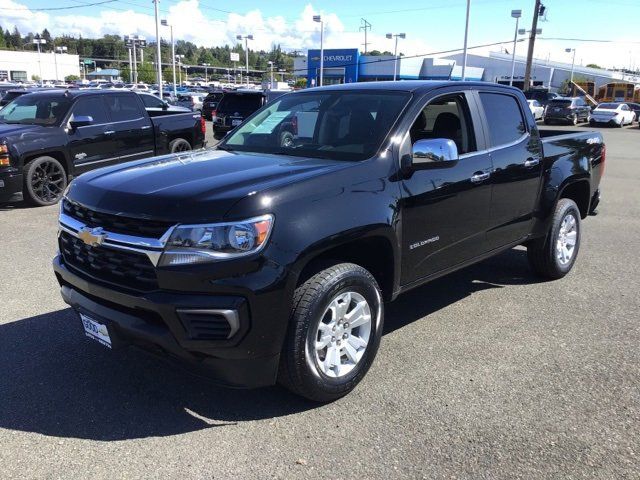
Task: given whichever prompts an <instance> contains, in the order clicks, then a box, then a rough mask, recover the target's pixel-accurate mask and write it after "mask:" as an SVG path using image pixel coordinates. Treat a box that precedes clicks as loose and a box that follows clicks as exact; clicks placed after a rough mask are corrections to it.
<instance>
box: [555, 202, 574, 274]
mask: <svg viewBox="0 0 640 480" xmlns="http://www.w3.org/2000/svg"><path fill="white" fill-rule="evenodd" d="M577 240H578V222H577V221H576V218H575V217H574V216H573V214H571V213H569V214H567V215H566V216H565V217H564V218H563V219H562V224H561V225H560V231H559V232H558V238H557V239H556V258H557V259H558V262H560V265H562V266H565V265H567V264H568V263H569V262H571V259H572V258H573V255H574V253H575V248H576V242H577Z"/></svg>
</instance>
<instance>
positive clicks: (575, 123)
mask: <svg viewBox="0 0 640 480" xmlns="http://www.w3.org/2000/svg"><path fill="white" fill-rule="evenodd" d="M571 125H578V115H576V114H575V113H574V114H573V117H571Z"/></svg>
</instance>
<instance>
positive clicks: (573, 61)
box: [564, 48, 576, 83]
mask: <svg viewBox="0 0 640 480" xmlns="http://www.w3.org/2000/svg"><path fill="white" fill-rule="evenodd" d="M564 51H565V52H567V53H571V52H573V59H572V60H571V83H573V67H575V65H576V49H575V48H565V49H564Z"/></svg>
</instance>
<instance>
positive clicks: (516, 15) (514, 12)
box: [509, 10, 522, 86]
mask: <svg viewBox="0 0 640 480" xmlns="http://www.w3.org/2000/svg"><path fill="white" fill-rule="evenodd" d="M511 16H512V17H513V18H515V19H516V31H515V32H514V34H513V54H512V56H511V80H509V85H510V86H513V74H514V72H515V70H516V42H517V41H518V23H519V22H520V17H521V16H522V10H511Z"/></svg>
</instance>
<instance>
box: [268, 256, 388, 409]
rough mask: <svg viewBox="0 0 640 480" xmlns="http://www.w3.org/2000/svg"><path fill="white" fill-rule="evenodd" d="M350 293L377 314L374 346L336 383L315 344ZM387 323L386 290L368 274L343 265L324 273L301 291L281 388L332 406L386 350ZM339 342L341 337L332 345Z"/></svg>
mask: <svg viewBox="0 0 640 480" xmlns="http://www.w3.org/2000/svg"><path fill="white" fill-rule="evenodd" d="M346 292H351V294H352V295H353V293H354V292H355V293H356V294H358V295H360V296H361V297H363V298H364V299H365V300H366V302H367V304H368V306H369V308H370V312H371V315H370V318H371V321H370V326H371V328H370V330H369V338H368V343H367V345H366V347H364V351H363V352H362V355H361V357H360V359H359V360H358V361H357V362H356V363H355V366H353V367H352V369H351V370H350V371H348V372H347V373H345V374H344V375H341V376H335V377H331V376H328V375H327V374H325V372H323V371H322V369H321V368H320V366H319V364H318V362H319V360H318V355H317V352H316V349H315V346H314V344H315V342H316V340H317V339H318V338H317V334H318V333H317V332H318V331H319V330H318V326H319V325H320V322H322V321H323V320H324V319H326V315H327V309H328V307H329V305H330V304H331V302H332V301H333V300H334V299H336V298H338V297H339V296H340V295H343V294H345V293H346ZM346 308H350V307H349V306H347V307H346ZM383 322H384V310H383V304H382V296H381V294H380V288H379V287H378V284H377V282H376V280H375V278H373V276H372V275H371V274H370V273H369V272H368V271H367V270H366V269H364V268H362V267H360V266H359V265H355V264H352V263H340V264H336V265H333V266H331V267H329V268H326V269H325V270H322V271H321V272H319V273H317V274H316V275H314V276H313V277H311V278H310V279H308V280H307V281H306V282H304V283H303V284H302V285H300V286H299V287H298V288H297V289H296V291H295V294H294V298H293V307H292V309H291V316H290V323H289V329H288V332H287V337H286V339H285V343H284V346H283V350H282V355H281V358H280V369H279V372H278V382H279V383H280V384H281V385H283V386H284V387H286V388H288V389H289V390H291V391H292V392H294V393H296V394H298V395H301V396H303V397H306V398H308V399H310V400H314V401H317V402H330V401H333V400H336V399H338V398H340V397H342V396H344V395H346V394H348V393H349V392H350V391H352V390H353V389H354V388H355V386H356V385H357V384H358V383H359V382H360V380H362V378H363V377H364V376H365V374H366V373H367V371H368V370H369V367H370V366H371V364H372V363H373V360H374V358H375V356H376V352H377V351H378V346H379V345H380V338H381V336H382V326H383ZM325 324H326V323H325ZM347 326H348V324H347ZM347 336H348V335H347ZM342 338H345V337H342ZM334 340H335V337H333V338H332V342H333V341H334ZM343 341H344V340H343ZM338 343H339V341H338ZM347 343H350V340H346V341H345V345H344V346H343V347H342V348H346V344H347ZM327 355H328V350H327ZM343 355H344V356H346V351H345V353H340V357H339V362H340V363H341V364H342V362H343V359H342V358H343ZM345 360H347V359H346V358H345Z"/></svg>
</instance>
